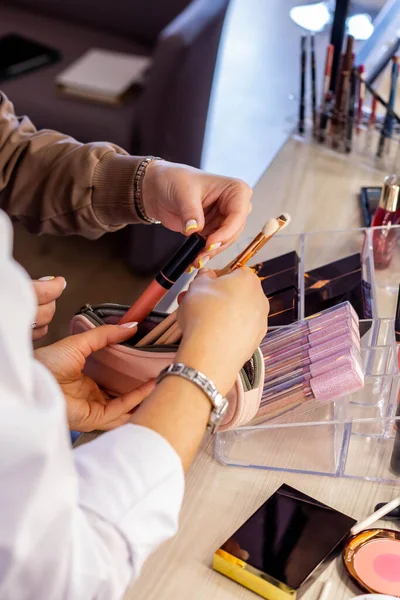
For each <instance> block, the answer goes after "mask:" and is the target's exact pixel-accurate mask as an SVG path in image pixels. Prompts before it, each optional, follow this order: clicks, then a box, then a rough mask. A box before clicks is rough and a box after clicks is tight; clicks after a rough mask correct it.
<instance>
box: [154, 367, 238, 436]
mask: <svg viewBox="0 0 400 600" xmlns="http://www.w3.org/2000/svg"><path fill="white" fill-rule="evenodd" d="M168 375H175V376H178V377H183V378H184V379H187V380H188V381H191V382H192V383H194V384H195V385H197V387H199V388H200V389H201V391H202V392H203V393H204V394H205V395H206V396H207V398H208V399H209V401H210V403H211V405H212V410H211V414H210V419H209V421H208V428H209V429H210V430H211V433H215V432H216V430H217V429H218V426H219V425H220V423H221V421H222V418H223V416H224V414H225V413H226V411H227V410H228V400H227V399H226V398H225V397H224V396H223V395H222V394H220V393H219V391H218V390H217V388H216V387H215V385H214V383H213V382H212V381H211V380H210V379H209V378H208V377H207V376H206V375H204V374H203V373H201V372H200V371H197V370H196V369H193V368H192V367H187V366H186V365H184V364H183V363H172V364H171V365H169V366H168V367H166V368H165V369H163V370H162V371H161V373H160V374H159V375H158V377H157V379H156V383H159V382H160V381H162V380H163V379H164V378H165V377H167V376H168Z"/></svg>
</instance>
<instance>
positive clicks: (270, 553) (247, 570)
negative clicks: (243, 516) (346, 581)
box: [213, 484, 355, 600]
mask: <svg viewBox="0 0 400 600" xmlns="http://www.w3.org/2000/svg"><path fill="white" fill-rule="evenodd" d="M354 523H355V521H354V519H352V518H351V517H348V516H347V515H345V514H343V513H341V512H339V511H337V510H335V509H333V508H331V507H330V506H327V505H326V504H323V503H322V502H319V501H318V500H315V499H314V498H311V497H310V496H307V495H306V494H303V493H302V492H300V491H299V490H296V489H294V488H292V487H290V486H288V485H286V484H283V485H282V486H281V487H280V488H279V489H278V490H277V491H276V492H275V493H274V494H273V495H272V496H271V497H270V498H269V499H268V500H267V501H266V502H265V503H264V504H263V505H262V506H261V507H260V508H259V509H258V510H257V511H256V512H255V513H254V514H253V515H252V516H251V517H250V518H249V519H248V520H247V521H246V522H245V523H244V524H243V525H242V526H241V527H240V528H239V529H238V530H237V531H236V532H235V533H233V534H232V536H231V537H230V538H229V539H228V540H226V542H225V543H224V544H222V546H221V547H220V548H219V549H218V550H217V551H216V552H215V554H214V560H213V568H214V569H215V570H216V571H219V572H220V573H222V574H223V575H225V576H226V577H229V578H230V579H233V580H234V581H236V582H237V583H240V584H241V585H243V586H245V587H247V588H249V589H251V590H252V591H253V592H255V593H257V594H259V595H260V596H262V597H263V598H267V599H268V600H295V599H296V598H297V597H298V590H299V589H300V588H301V591H304V590H305V587H304V586H308V585H310V584H311V583H312V582H313V580H314V578H315V577H317V576H318V575H319V572H320V568H323V567H324V566H325V563H326V561H328V560H329V559H333V558H334V557H335V556H337V555H339V554H340V551H341V549H342V548H343V543H344V541H345V540H346V538H347V536H348V534H349V531H350V529H351V527H352V526H353V525H354Z"/></svg>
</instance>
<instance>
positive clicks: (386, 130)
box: [376, 56, 399, 158]
mask: <svg viewBox="0 0 400 600" xmlns="http://www.w3.org/2000/svg"><path fill="white" fill-rule="evenodd" d="M392 61H393V62H392V73H391V78H390V95H389V102H388V107H390V108H391V109H392V110H393V109H394V103H395V100H396V87H397V80H398V78H399V65H398V61H397V56H394V57H393V59H392ZM392 131H393V117H392V115H391V114H390V113H389V111H387V112H386V116H385V120H384V122H383V126H382V130H381V135H380V138H379V145H378V150H377V153H376V156H377V157H378V158H381V157H382V154H383V149H384V146H385V139H386V138H388V137H391V135H392Z"/></svg>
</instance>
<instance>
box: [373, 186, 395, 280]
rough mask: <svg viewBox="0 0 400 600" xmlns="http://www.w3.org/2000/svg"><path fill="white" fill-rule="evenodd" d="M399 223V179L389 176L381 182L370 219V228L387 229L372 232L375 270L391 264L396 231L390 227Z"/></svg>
mask: <svg viewBox="0 0 400 600" xmlns="http://www.w3.org/2000/svg"><path fill="white" fill-rule="evenodd" d="M399 223H400V177H398V176H397V175H389V176H388V177H385V179H384V182H383V188H382V194H381V198H380V200H379V206H378V208H377V210H376V213H375V215H374V218H373V219H372V223H371V227H382V226H387V229H384V230H382V229H381V230H379V231H373V233H372V246H373V250H374V261H375V268H376V269H386V267H388V266H389V265H390V263H391V260H392V257H393V252H394V249H395V246H396V238H397V234H396V231H394V230H393V229H391V225H397V224H399Z"/></svg>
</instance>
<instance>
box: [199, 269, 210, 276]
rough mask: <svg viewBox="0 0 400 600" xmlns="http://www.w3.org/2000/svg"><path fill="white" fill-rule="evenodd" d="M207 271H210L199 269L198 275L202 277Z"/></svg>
mask: <svg viewBox="0 0 400 600" xmlns="http://www.w3.org/2000/svg"><path fill="white" fill-rule="evenodd" d="M209 271H210V269H200V271H199V275H204V274H205V273H208V272H209Z"/></svg>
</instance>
